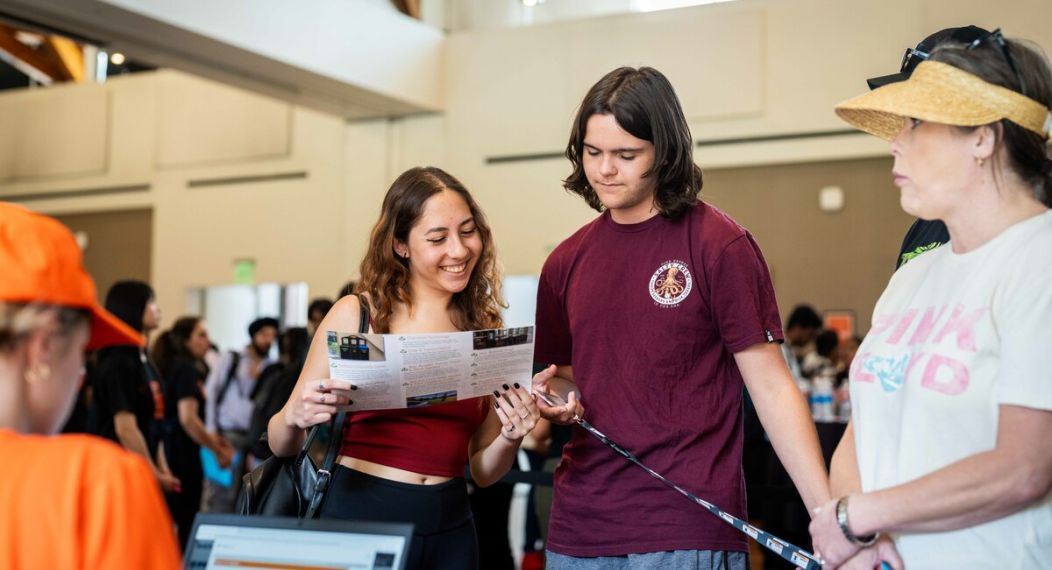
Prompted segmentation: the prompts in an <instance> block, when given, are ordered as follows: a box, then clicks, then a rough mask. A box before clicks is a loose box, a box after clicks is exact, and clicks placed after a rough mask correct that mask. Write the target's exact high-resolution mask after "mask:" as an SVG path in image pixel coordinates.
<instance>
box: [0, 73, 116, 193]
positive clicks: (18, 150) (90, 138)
mask: <svg viewBox="0 0 1052 570" xmlns="http://www.w3.org/2000/svg"><path fill="white" fill-rule="evenodd" d="M109 117H110V113H109V97H108V95H107V91H106V89H105V88H104V87H101V86H97V85H90V86H69V87H65V86H62V87H56V88H54V89H53V90H48V91H46V92H39V93H38V92H35V91H29V92H26V91H22V92H14V93H11V94H5V95H4V96H2V97H0V130H2V132H3V137H2V138H0V182H4V183H12V182H17V181H20V180H30V179H41V178H53V177H72V176H86V175H93V174H99V173H102V172H105V170H106V157H107V153H108V151H109V144H108V139H109V137H108V128H109Z"/></svg>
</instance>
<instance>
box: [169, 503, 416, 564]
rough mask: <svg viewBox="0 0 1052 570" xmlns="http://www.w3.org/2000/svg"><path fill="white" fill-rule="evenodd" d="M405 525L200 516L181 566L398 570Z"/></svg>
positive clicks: (406, 537) (404, 547)
mask: <svg viewBox="0 0 1052 570" xmlns="http://www.w3.org/2000/svg"><path fill="white" fill-rule="evenodd" d="M412 533H413V526H412V525H410V524H392V523H372V522H357V521H342V520H333V519H326V520H305V521H300V520H297V519H295V518H282V517H257V516H247V517H246V516H238V515H229V514H211V513H201V514H198V515H197V518H195V519H194V529H193V533H192V534H191V535H190V540H189V541H187V545H186V554H185V556H184V558H183V567H184V568H186V569H188V570H212V569H219V568H239V569H241V570H243V569H244V568H254V569H264V570H266V569H270V570H278V569H280V570H292V569H296V570H337V569H341V570H348V569H355V570H403V569H404V568H405V557H406V553H407V552H408V549H409V541H410V540H411V537H412Z"/></svg>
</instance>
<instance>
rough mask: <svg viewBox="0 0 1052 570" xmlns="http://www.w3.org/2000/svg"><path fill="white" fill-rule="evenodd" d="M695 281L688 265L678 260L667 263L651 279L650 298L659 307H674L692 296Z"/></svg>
mask: <svg viewBox="0 0 1052 570" xmlns="http://www.w3.org/2000/svg"><path fill="white" fill-rule="evenodd" d="M693 285H694V279H693V278H692V277H691V276H690V270H689V269H687V264H685V263H683V262H682V261H678V260H675V259H673V260H670V261H666V262H665V263H663V264H662V265H661V267H658V269H657V271H655V272H654V275H653V276H651V278H650V297H651V298H652V299H654V301H655V302H657V304H658V305H663V306H665V307H674V306H676V305H678V304H680V303H682V302H683V299H686V298H687V295H689V294H690V290H691V288H692V287H693Z"/></svg>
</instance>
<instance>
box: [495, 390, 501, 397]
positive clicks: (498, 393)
mask: <svg viewBox="0 0 1052 570" xmlns="http://www.w3.org/2000/svg"><path fill="white" fill-rule="evenodd" d="M493 397H494V398H499V397H500V392H498V391H496V390H494V391H493Z"/></svg>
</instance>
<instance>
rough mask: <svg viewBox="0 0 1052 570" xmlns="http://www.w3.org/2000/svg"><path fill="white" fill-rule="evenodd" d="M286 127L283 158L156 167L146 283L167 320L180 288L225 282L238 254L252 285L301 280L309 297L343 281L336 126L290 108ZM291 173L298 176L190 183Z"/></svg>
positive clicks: (340, 136)
mask: <svg viewBox="0 0 1052 570" xmlns="http://www.w3.org/2000/svg"><path fill="white" fill-rule="evenodd" d="M292 124H293V130H292V155H291V156H290V157H288V158H285V159H275V160H270V161H265V162H260V163H240V164H225V165H219V166H211V167H208V168H203V167H196V168H187V169H180V170H163V171H159V172H158V173H157V176H156V178H155V194H156V199H157V206H156V210H155V214H154V216H155V220H156V222H155V227H156V231H155V239H156V241H155V244H156V245H155V247H154V259H155V260H156V262H155V264H154V272H153V280H154V284H155V287H156V289H157V292H158V299H159V300H161V301H162V303H163V304H164V306H166V307H171V308H170V309H169V311H170V312H169V316H170V317H171V318H175V317H177V316H178V315H177V314H173V313H174V312H176V311H181V310H183V302H184V295H185V292H186V289H187V288H190V287H201V286H211V285H225V284H231V283H233V280H234V260H235V259H239V258H253V259H255V260H256V281H257V282H279V283H289V282H299V281H303V282H306V283H307V284H308V286H309V287H310V290H311V294H314V293H318V294H324V295H333V294H335V291H336V289H337V288H338V287H339V284H341V283H342V282H343V280H345V279H346V277H347V273H348V267H347V262H346V258H347V255H346V251H347V240H346V232H345V223H346V222H345V220H344V216H345V215H346V214H345V213H346V208H345V201H346V192H345V179H344V177H345V171H344V167H343V161H344V148H345V138H344V137H345V134H344V123H343V121H342V120H341V119H339V118H337V117H332V116H329V115H324V114H321V113H316V112H313V111H308V110H305V109H302V108H297V109H295V112H294V117H293V121H292ZM381 164H382V162H381ZM297 172H305V173H306V177H305V178H293V179H288V180H270V181H254V182H245V183H238V184H223V185H215V186H203V187H197V188H190V187H188V181H190V180H209V179H222V178H232V177H246V176H257V175H258V176H266V175H274V174H282V173H297ZM165 320H166V322H169V323H170V322H171V321H170V320H169V318H168V317H166V319H165Z"/></svg>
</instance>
